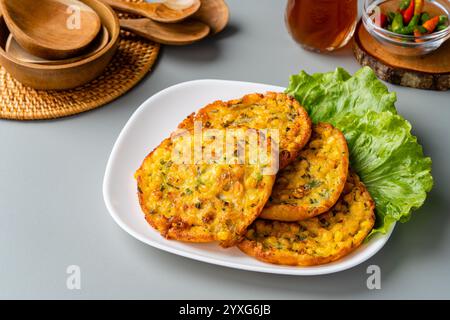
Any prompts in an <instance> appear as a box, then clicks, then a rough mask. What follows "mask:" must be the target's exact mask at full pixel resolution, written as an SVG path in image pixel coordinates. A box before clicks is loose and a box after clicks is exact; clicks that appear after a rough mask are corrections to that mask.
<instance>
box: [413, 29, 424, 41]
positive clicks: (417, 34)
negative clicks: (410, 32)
mask: <svg viewBox="0 0 450 320" xmlns="http://www.w3.org/2000/svg"><path fill="white" fill-rule="evenodd" d="M414 36H415V37H416V38H418V37H421V36H422V34H421V33H420V31H419V30H418V29H416V30H414ZM415 41H416V42H417V43H419V42H423V40H420V39H416V40H415Z"/></svg>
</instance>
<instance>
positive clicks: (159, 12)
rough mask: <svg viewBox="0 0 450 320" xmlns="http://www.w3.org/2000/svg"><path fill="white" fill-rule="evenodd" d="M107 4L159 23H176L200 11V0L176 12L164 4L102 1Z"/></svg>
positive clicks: (118, 0)
mask: <svg viewBox="0 0 450 320" xmlns="http://www.w3.org/2000/svg"><path fill="white" fill-rule="evenodd" d="M101 1H103V2H104V3H106V4H109V5H110V6H111V7H112V8H114V9H116V10H120V11H123V12H127V13H131V14H137V15H140V16H142V17H145V18H149V19H152V20H154V21H158V22H164V23H175V22H180V21H182V20H185V19H186V18H188V17H190V16H192V15H193V14H194V13H196V12H197V11H198V10H199V9H200V5H201V2H200V0H195V1H194V3H193V4H192V6H190V7H189V8H186V9H183V10H174V9H171V8H169V7H167V6H166V5H164V3H157V2H154V3H148V2H143V3H133V2H124V1H122V0H101Z"/></svg>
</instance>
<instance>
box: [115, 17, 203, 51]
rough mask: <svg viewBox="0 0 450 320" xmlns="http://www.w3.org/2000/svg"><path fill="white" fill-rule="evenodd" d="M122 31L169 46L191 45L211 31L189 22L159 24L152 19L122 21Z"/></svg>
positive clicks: (197, 22) (196, 22) (196, 23)
mask: <svg viewBox="0 0 450 320" xmlns="http://www.w3.org/2000/svg"><path fill="white" fill-rule="evenodd" d="M120 26H121V27H122V29H125V30H128V31H131V32H133V33H135V34H137V35H139V36H141V37H144V38H146V39H149V40H152V41H155V42H158V43H162V44H168V45H175V46H180V45H185V44H191V43H193V42H196V41H198V40H201V39H203V38H205V37H206V36H207V35H208V34H209V31H210V28H209V26H208V25H206V24H204V23H202V22H199V21H195V20H188V21H183V22H180V23H169V24H165V23H159V22H155V21H152V20H150V19H145V18H143V19H121V20H120Z"/></svg>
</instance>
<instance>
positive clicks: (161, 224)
mask: <svg viewBox="0 0 450 320" xmlns="http://www.w3.org/2000/svg"><path fill="white" fill-rule="evenodd" d="M189 121H192V119H188V120H187V121H185V122H184V123H183V126H185V127H190V126H191V124H190V123H189ZM189 137H192V136H191V135H189ZM193 141H194V139H189V140H188V143H189V148H192V145H191V143H193ZM213 141H214V138H213V137H206V136H204V137H203V139H202V147H205V148H208V147H211V148H212V145H211V144H212V143H213ZM177 147H178V145H177V139H166V140H164V141H163V142H162V143H161V145H160V146H159V147H157V148H156V149H155V150H154V151H153V152H152V153H151V154H150V155H148V156H147V158H146V159H145V160H144V162H143V164H142V166H141V168H140V169H139V170H138V171H137V172H136V179H137V183H138V195H139V201H140V204H141V208H142V210H143V211H144V213H145V218H146V220H147V221H148V223H149V224H150V225H152V226H153V227H154V228H155V229H156V230H158V231H159V232H160V233H161V234H162V235H163V236H164V237H166V238H168V239H175V240H180V241H189V242H211V241H220V243H221V245H222V246H224V247H229V246H233V245H235V244H236V242H237V241H238V240H240V238H241V236H242V235H243V233H245V230H246V228H247V227H248V226H249V225H250V224H251V223H252V222H253V221H254V220H255V219H256V218H257V217H258V215H259V214H260V212H261V210H262V208H263V207H264V205H265V203H266V202H267V199H268V198H269V196H270V193H271V191H272V187H273V184H274V182H275V173H273V174H272V175H270V174H264V171H263V169H264V168H265V166H266V165H264V164H261V165H260V164H255V165H250V164H247V163H248V162H246V163H245V164H228V163H217V164H216V163H207V162H206V161H201V162H198V163H194V162H193V161H190V160H189V161H188V162H186V163H183V162H181V163H179V162H178V161H174V158H173V154H174V150H175V149H176V148H177ZM267 152H268V155H267V157H268V158H270V148H269V147H268V149H267ZM232 154H234V153H232ZM246 154H248V153H246ZM274 155H275V156H277V154H276V153H275V154H274ZM228 160H229V161H230V163H234V162H233V161H234V160H237V159H228ZM246 160H247V159H246ZM275 160H276V159H272V161H275ZM269 165H271V164H270V163H269V164H268V166H269Z"/></svg>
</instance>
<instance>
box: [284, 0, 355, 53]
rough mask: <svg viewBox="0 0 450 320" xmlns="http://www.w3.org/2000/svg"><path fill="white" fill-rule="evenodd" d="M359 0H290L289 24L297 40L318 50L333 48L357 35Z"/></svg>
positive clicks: (288, 8)
mask: <svg viewBox="0 0 450 320" xmlns="http://www.w3.org/2000/svg"><path fill="white" fill-rule="evenodd" d="M357 16H358V1H357V0H288V4H287V8H286V24H287V27H288V30H289V32H290V33H291V35H292V37H293V38H294V40H295V41H297V42H298V43H299V44H301V45H302V46H303V47H305V48H307V49H310V50H315V51H320V52H323V51H333V50H335V49H338V48H340V47H343V46H345V45H346V44H347V43H348V41H349V40H350V39H351V37H352V36H353V32H354V31H355V27H356V20H357Z"/></svg>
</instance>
